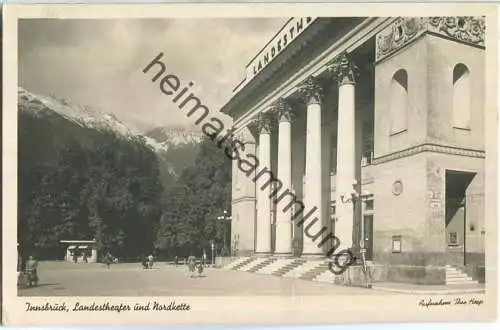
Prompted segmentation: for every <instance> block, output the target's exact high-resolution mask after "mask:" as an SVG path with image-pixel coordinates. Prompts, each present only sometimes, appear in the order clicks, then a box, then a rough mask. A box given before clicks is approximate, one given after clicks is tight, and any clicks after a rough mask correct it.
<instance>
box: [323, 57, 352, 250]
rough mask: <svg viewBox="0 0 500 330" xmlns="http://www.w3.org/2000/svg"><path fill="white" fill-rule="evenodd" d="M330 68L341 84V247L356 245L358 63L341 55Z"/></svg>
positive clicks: (338, 212)
mask: <svg viewBox="0 0 500 330" xmlns="http://www.w3.org/2000/svg"><path fill="white" fill-rule="evenodd" d="M329 68H330V70H331V71H332V72H333V73H334V76H335V79H336V80H337V81H338V85H339V99H338V127H337V182H336V215H337V221H336V223H335V236H336V237H337V238H338V239H339V240H340V246H339V248H338V251H339V252H340V251H341V250H343V249H351V248H352V247H353V243H354V242H353V229H354V203H355V202H356V201H357V193H356V190H357V188H358V182H357V181H356V174H355V173H356V147H355V138H356V137H355V131H356V129H355V98H354V86H355V74H356V71H357V67H356V66H355V65H354V63H353V62H352V61H351V60H350V59H349V58H348V56H347V54H345V53H343V54H341V55H339V57H338V58H336V59H335V60H334V61H333V62H332V63H330V67H329Z"/></svg>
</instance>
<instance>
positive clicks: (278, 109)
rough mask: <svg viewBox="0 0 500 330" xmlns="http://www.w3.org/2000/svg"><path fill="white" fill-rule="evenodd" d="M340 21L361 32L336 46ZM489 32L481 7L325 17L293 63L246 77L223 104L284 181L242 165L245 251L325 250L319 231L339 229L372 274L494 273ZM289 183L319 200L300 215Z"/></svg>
mask: <svg viewBox="0 0 500 330" xmlns="http://www.w3.org/2000/svg"><path fill="white" fill-rule="evenodd" d="M339 26H343V27H346V26H349V30H346V31H345V33H347V31H351V32H355V33H352V34H351V35H350V37H349V38H347V39H343V40H344V41H343V42H342V43H337V42H336V41H338V40H340V39H341V38H345V35H334V36H332V35H330V34H329V33H328V31H333V30H335V31H336V28H337V27H339ZM337 30H338V29H337ZM309 32H310V33H309ZM484 33H485V24H484V18H482V17H431V18H412V17H403V18H366V19H364V20H360V19H359V18H357V19H354V18H353V19H352V21H348V20H345V19H344V20H338V19H335V18H316V19H315V20H314V21H313V22H312V23H311V24H310V25H309V26H308V27H307V30H306V31H304V33H302V34H301V35H300V36H298V37H297V38H296V39H295V40H294V41H293V43H291V44H290V45H289V46H288V47H290V48H285V49H283V50H282V51H281V54H280V56H281V57H280V59H279V65H280V67H281V68H282V69H281V70H285V69H283V68H288V69H286V70H285V71H280V70H278V71H275V70H277V69H276V68H277V67H276V68H275V67H274V66H273V62H271V63H270V64H269V65H268V66H266V68H264V69H263V70H262V71H261V72H259V73H258V74H257V75H256V76H253V77H252V78H251V79H252V80H251V81H245V83H244V84H240V87H239V89H237V90H236V92H235V94H234V96H233V98H232V99H231V100H230V101H229V102H228V103H227V104H226V105H225V106H224V107H223V109H222V111H223V112H225V113H227V114H229V115H231V116H232V117H233V118H234V119H235V123H234V126H235V131H236V132H237V134H239V135H237V138H241V139H242V140H244V144H245V147H246V150H245V153H247V154H248V153H253V154H254V155H256V156H257V158H258V159H259V163H260V165H261V166H260V168H262V166H265V167H267V168H268V169H270V170H271V172H272V175H274V176H275V179H276V180H275V181H278V180H279V181H280V185H281V186H276V185H273V184H272V182H271V181H273V177H272V176H268V177H267V180H268V182H269V185H266V184H265V183H266V179H262V178H264V176H259V179H257V180H255V178H254V179H253V180H252V176H249V175H248V173H244V172H242V171H241V169H240V167H239V166H240V163H239V160H235V161H234V166H233V168H234V169H233V198H232V199H233V207H232V217H233V226H232V231H233V233H232V236H234V237H233V238H234V239H235V240H237V241H238V244H237V246H238V249H237V250H236V251H235V252H236V253H237V254H241V255H251V254H254V253H265V254H275V255H277V256H279V255H286V256H289V255H292V254H295V255H302V256H315V257H322V256H324V253H325V252H326V251H328V250H329V249H330V248H331V247H332V244H331V242H328V243H327V244H324V245H320V244H318V241H319V240H314V239H311V237H312V236H321V235H323V237H324V236H325V235H326V234H327V233H328V232H332V233H334V234H335V236H337V237H338V239H339V240H340V246H339V247H338V248H339V249H351V250H352V251H353V253H354V254H355V255H356V256H359V255H360V251H363V253H365V252H366V256H367V258H368V259H369V264H370V265H372V267H373V270H374V271H375V270H376V274H377V276H376V280H381V281H385V280H390V281H403V282H412V283H421V284H443V283H444V282H445V281H446V276H445V267H446V266H450V265H451V266H454V267H459V268H460V269H464V270H465V271H467V273H468V274H470V275H471V276H473V277H474V278H478V279H481V278H482V277H484V275H481V274H484V234H485V225H484V207H485V206H484V199H485V198H484V194H485V189H484V184H485V182H484V171H485V170H484V167H485V165H484V162H485V157H486V155H485V152H484V143H485V141H484V128H485V127H484V118H485V95H484V89H485V85H484V84H485V83H484V82H485V68H484V63H485V49H484ZM310 45H314V49H312V48H311V47H312V46H310ZM287 63H288V64H287ZM277 65H278V64H276V66H277ZM287 65H288V66H287ZM273 68H274V69H273ZM264 118H265V119H264ZM256 121H257V122H258V123H260V124H258V125H256V124H255V123H256ZM258 171H259V169H257V170H256V172H258ZM275 183H276V182H275ZM273 187H274V188H273ZM273 189H275V190H273ZM285 190H286V191H289V192H292V193H293V194H294V196H295V197H296V200H298V201H302V202H303V203H304V205H305V208H304V210H303V212H302V213H301V214H302V216H303V215H304V214H305V213H306V212H307V211H309V210H311V216H310V217H309V218H307V220H305V221H304V223H302V224H301V225H298V224H297V219H294V218H293V214H294V212H295V211H296V209H294V208H291V209H290V208H289V209H286V210H285V209H283V207H284V206H285V205H287V203H289V202H290V200H287V202H282V199H279V196H280V193H282V192H283V191H285ZM273 191H274V192H275V193H274V195H273ZM278 191H279V192H278ZM269 196H271V198H269ZM288 197H289V196H287V198H288ZM277 198H278V199H279V202H275V201H276V199H277ZM276 203H277V204H276ZM292 204H293V202H290V205H292ZM294 207H296V208H298V204H294ZM368 220H369V221H368ZM299 223H300V221H299ZM322 228H326V229H322ZM361 242H363V243H361ZM363 248H364V250H363ZM356 269H357V268H356ZM350 273H352V274H356V271H355V269H354V268H353V270H352V271H351V272H350ZM358 275H359V274H358ZM353 276H355V275H353ZM356 276H357V275H356Z"/></svg>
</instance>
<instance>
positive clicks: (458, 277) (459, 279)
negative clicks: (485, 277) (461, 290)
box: [446, 265, 479, 285]
mask: <svg viewBox="0 0 500 330" xmlns="http://www.w3.org/2000/svg"><path fill="white" fill-rule="evenodd" d="M457 284H458V285H461V284H479V282H478V281H475V280H473V279H472V277H470V276H468V275H467V274H466V273H464V272H463V271H462V270H460V269H458V268H455V267H453V266H450V265H446V285H457Z"/></svg>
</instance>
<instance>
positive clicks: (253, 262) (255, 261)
mask: <svg viewBox="0 0 500 330" xmlns="http://www.w3.org/2000/svg"><path fill="white" fill-rule="evenodd" d="M268 258H269V257H256V258H253V260H251V261H250V262H249V263H246V264H245V265H243V266H241V267H239V268H238V270H241V271H244V272H248V271H249V270H250V269H252V268H253V267H255V266H257V265H259V264H261V263H263V262H264V261H266V260H267V259H268Z"/></svg>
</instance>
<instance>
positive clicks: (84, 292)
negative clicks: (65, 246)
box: [19, 262, 390, 296]
mask: <svg viewBox="0 0 500 330" xmlns="http://www.w3.org/2000/svg"><path fill="white" fill-rule="evenodd" d="M39 276H40V283H39V286H38V287H36V288H24V289H20V290H19V295H21V296H173V295H174V296H176V295H177V296H205V295H224V296H240V295H289V296H293V295H331V294H390V293H383V292H379V291H372V290H366V289H362V288H353V287H350V288H349V287H342V286H336V285H332V284H326V283H317V282H310V281H304V280H297V279H291V278H282V277H275V276H272V275H258V274H253V273H247V272H241V271H231V270H225V269H211V268H207V269H205V271H204V276H203V277H200V278H189V275H188V274H187V269H186V267H184V266H182V267H179V266H178V267H175V266H173V265H167V264H166V263H163V262H161V263H158V264H156V265H155V267H154V269H151V270H143V269H142V268H141V266H140V265H139V264H138V263H137V264H117V265H112V266H111V268H110V269H107V268H106V267H104V266H103V265H102V264H72V263H66V262H41V263H40V265H39Z"/></svg>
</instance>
